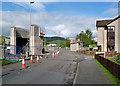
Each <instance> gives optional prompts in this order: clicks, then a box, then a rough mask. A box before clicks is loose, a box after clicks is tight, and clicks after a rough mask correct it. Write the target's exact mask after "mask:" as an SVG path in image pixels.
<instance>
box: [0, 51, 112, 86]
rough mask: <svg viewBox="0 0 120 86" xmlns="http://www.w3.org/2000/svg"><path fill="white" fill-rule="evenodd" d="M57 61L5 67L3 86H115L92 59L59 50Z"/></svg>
mask: <svg viewBox="0 0 120 86" xmlns="http://www.w3.org/2000/svg"><path fill="white" fill-rule="evenodd" d="M59 51H60V53H59V55H58V56H56V57H55V58H52V57H51V56H49V58H43V59H40V62H39V63H37V62H36V59H34V63H30V61H29V60H27V61H26V68H25V69H22V68H21V67H22V64H21V62H18V63H15V64H10V65H6V66H3V67H2V75H1V78H2V84H112V83H111V82H110V81H109V80H108V79H107V78H106V77H105V75H104V73H103V72H102V71H101V69H100V68H99V67H98V65H97V64H96V62H95V61H93V59H94V57H93V56H87V55H82V54H78V53H76V52H71V51H69V50H59Z"/></svg>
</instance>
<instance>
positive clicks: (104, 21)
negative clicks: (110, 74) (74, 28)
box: [96, 16, 120, 27]
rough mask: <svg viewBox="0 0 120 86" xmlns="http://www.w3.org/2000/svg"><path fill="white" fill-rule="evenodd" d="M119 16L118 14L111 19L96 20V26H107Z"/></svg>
mask: <svg viewBox="0 0 120 86" xmlns="http://www.w3.org/2000/svg"><path fill="white" fill-rule="evenodd" d="M118 18H120V16H118V17H116V18H114V19H111V20H98V21H96V26H97V27H105V26H106V25H108V24H110V23H112V22H113V21H115V20H117V19H118Z"/></svg>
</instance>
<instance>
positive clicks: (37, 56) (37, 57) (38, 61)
mask: <svg viewBox="0 0 120 86" xmlns="http://www.w3.org/2000/svg"><path fill="white" fill-rule="evenodd" d="M37 62H39V57H38V54H37Z"/></svg>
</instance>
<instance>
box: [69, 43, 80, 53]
mask: <svg viewBox="0 0 120 86" xmlns="http://www.w3.org/2000/svg"><path fill="white" fill-rule="evenodd" d="M70 50H71V51H76V50H79V44H78V43H75V44H73V43H72V44H71V45H70Z"/></svg>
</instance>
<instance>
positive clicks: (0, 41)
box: [0, 36, 5, 45]
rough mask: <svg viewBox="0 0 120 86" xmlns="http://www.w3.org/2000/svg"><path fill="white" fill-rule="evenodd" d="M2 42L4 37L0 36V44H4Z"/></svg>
mask: <svg viewBox="0 0 120 86" xmlns="http://www.w3.org/2000/svg"><path fill="white" fill-rule="evenodd" d="M4 44H5V37H4V36H0V45H4Z"/></svg>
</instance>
